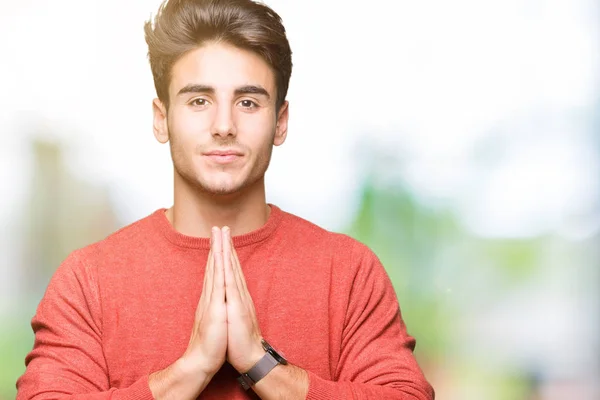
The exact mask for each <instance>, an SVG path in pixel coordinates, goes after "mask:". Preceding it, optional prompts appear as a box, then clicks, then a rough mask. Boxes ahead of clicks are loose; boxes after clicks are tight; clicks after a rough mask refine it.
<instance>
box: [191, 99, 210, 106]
mask: <svg viewBox="0 0 600 400" xmlns="http://www.w3.org/2000/svg"><path fill="white" fill-rule="evenodd" d="M190 104H191V105H193V106H199V107H202V106H205V105H206V100H205V99H194V100H192V102H191V103H190Z"/></svg>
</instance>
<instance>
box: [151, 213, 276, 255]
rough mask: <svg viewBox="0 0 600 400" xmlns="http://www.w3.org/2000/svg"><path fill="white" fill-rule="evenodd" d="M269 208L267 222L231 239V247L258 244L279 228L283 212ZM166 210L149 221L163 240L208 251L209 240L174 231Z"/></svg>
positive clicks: (154, 214)
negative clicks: (162, 236)
mask: <svg viewBox="0 0 600 400" xmlns="http://www.w3.org/2000/svg"><path fill="white" fill-rule="evenodd" d="M268 205H269V207H270V208H271V212H270V213H269V218H268V219H267V222H266V223H265V224H264V225H263V226H261V227H260V228H258V229H256V230H254V231H252V232H248V233H245V234H243V235H237V236H234V237H233V245H234V246H235V247H236V248H237V247H242V246H247V245H249V244H253V243H257V242H260V241H262V240H264V239H266V238H267V237H269V236H270V235H271V234H272V233H273V232H274V231H275V229H276V228H277V227H278V226H279V223H280V222H281V219H282V218H283V211H282V210H281V209H280V208H279V207H277V206H276V205H273V204H270V203H268ZM166 211H167V209H166V208H160V209H158V210H156V211H155V212H154V213H153V214H152V216H151V220H152V221H153V223H154V225H155V226H156V227H157V228H158V230H159V231H160V232H161V233H162V234H163V235H164V236H165V238H166V239H167V240H168V241H170V242H171V243H173V244H175V245H176V246H181V247H187V248H192V249H210V238H204V237H195V236H188V235H184V234H183V233H181V232H178V231H177V230H175V228H174V227H173V225H171V222H170V221H169V219H168V218H167V215H166V214H165V212H166Z"/></svg>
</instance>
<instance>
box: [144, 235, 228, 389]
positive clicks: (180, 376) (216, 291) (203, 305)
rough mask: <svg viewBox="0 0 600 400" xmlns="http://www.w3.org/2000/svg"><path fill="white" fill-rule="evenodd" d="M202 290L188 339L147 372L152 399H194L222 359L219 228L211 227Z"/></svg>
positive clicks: (223, 327) (224, 313) (224, 339)
mask: <svg viewBox="0 0 600 400" xmlns="http://www.w3.org/2000/svg"><path fill="white" fill-rule="evenodd" d="M211 235H212V236H211V248H210V252H209V253H208V261H207V263H206V272H205V274H204V284H203V287H202V294H201V295H200V300H199V302H198V306H197V308H196V314H195V318H194V327H193V329H192V333H191V335H190V342H189V343H188V347H187V349H186V351H185V353H184V354H183V356H182V357H181V358H180V359H179V360H177V361H176V362H175V363H173V364H172V365H170V366H168V367H167V368H165V369H163V370H160V371H157V372H154V373H152V374H150V378H149V382H148V383H149V386H150V391H151V392H152V395H153V397H154V398H155V399H159V400H162V399H168V400H170V399H178V400H179V399H190V400H191V399H195V398H197V397H198V395H199V394H200V393H201V392H202V390H204V388H205V387H206V385H208V383H209V382H210V380H211V379H212V377H213V376H214V375H215V374H216V373H217V371H218V370H219V368H221V366H222V365H223V363H224V362H225V357H226V352H227V307H226V305H225V273H224V263H223V239H222V234H221V230H220V229H219V228H213V229H212V232H211Z"/></svg>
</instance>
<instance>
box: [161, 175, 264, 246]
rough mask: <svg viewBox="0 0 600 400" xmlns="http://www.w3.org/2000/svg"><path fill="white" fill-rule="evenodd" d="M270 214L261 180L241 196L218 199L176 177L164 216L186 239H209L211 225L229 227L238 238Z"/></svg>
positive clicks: (218, 197) (256, 226)
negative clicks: (172, 195) (171, 202)
mask: <svg viewBox="0 0 600 400" xmlns="http://www.w3.org/2000/svg"><path fill="white" fill-rule="evenodd" d="M178 178H179V179H178ZM270 212H271V209H270V207H269V206H268V205H267V203H266V200H265V181H264V177H263V178H261V179H259V180H258V181H257V182H256V183H254V184H252V185H250V186H249V187H246V188H244V189H243V190H242V191H241V192H240V193H235V194H231V195H225V196H220V195H215V194H212V193H206V192H203V191H199V190H197V189H194V188H192V187H190V185H188V184H186V183H185V182H184V181H183V180H181V178H180V177H177V176H175V192H174V202H173V206H172V207H171V208H169V209H168V210H167V211H166V216H167V219H168V220H169V222H170V223H171V225H173V228H174V229H175V230H177V231H178V232H180V233H182V234H184V235H187V236H193V237H210V235H211V229H212V227H213V226H218V227H219V228H222V227H224V226H228V227H229V229H231V234H232V235H233V236H237V235H243V234H246V233H249V232H252V231H254V230H257V229H259V228H260V227H262V226H263V225H264V224H265V223H266V222H267V220H268V218H269V215H270Z"/></svg>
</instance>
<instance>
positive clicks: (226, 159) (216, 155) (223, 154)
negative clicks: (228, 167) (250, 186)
mask: <svg viewBox="0 0 600 400" xmlns="http://www.w3.org/2000/svg"><path fill="white" fill-rule="evenodd" d="M204 156H206V157H207V158H208V159H209V160H211V161H213V162H215V163H217V164H229V163H232V162H234V161H236V160H238V159H240V158H242V156H243V154H242V153H241V152H239V151H237V150H211V151H208V152H206V153H204Z"/></svg>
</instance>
